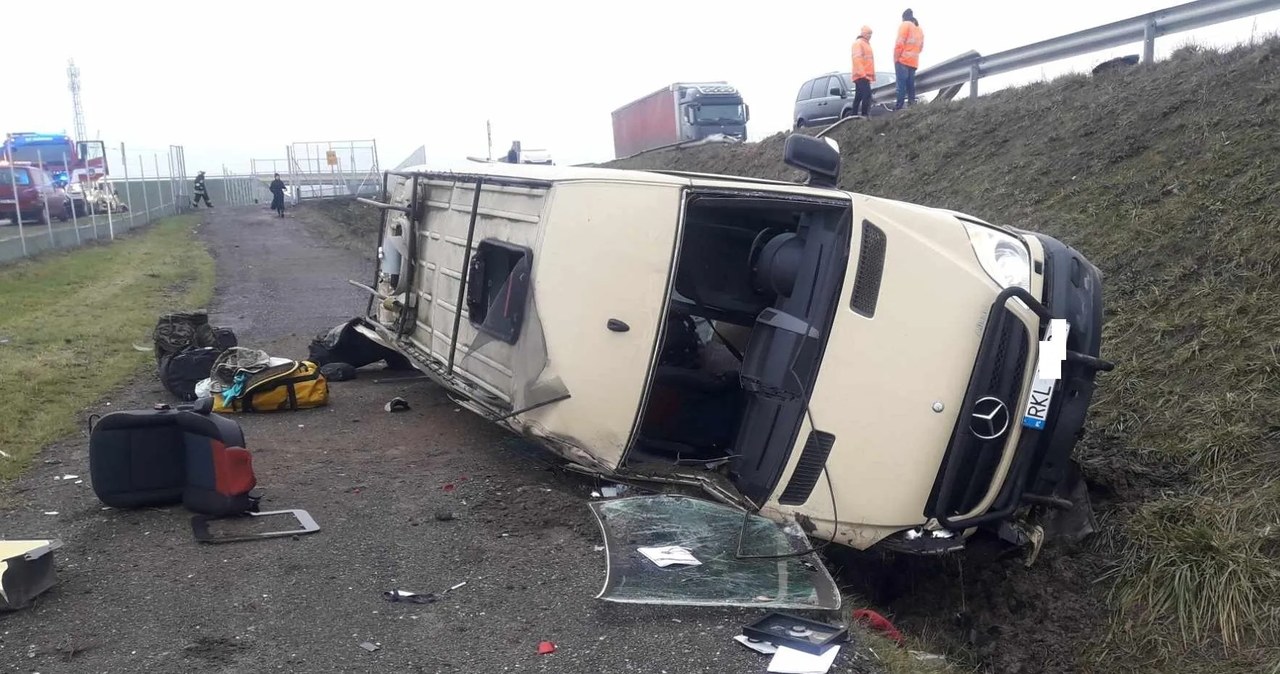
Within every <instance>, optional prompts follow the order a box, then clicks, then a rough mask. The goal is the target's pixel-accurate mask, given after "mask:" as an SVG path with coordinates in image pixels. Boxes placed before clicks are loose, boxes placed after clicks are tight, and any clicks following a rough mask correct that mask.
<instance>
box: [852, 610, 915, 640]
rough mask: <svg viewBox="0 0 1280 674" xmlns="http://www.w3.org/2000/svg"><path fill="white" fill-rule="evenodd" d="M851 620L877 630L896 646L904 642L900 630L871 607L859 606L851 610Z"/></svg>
mask: <svg viewBox="0 0 1280 674" xmlns="http://www.w3.org/2000/svg"><path fill="white" fill-rule="evenodd" d="M852 617H853V621H854V622H856V623H859V624H862V625H866V626H867V627H869V628H871V629H872V630H875V631H876V632H879V633H880V634H881V635H883V636H884V637H885V638H887V639H889V640H891V641H893V642H896V643H897V644H898V646H903V645H905V644H906V639H904V638H903V637H902V632H900V631H898V628H897V627H894V626H893V623H892V622H889V619H888V618H886V617H884V616H882V615H880V614H879V613H876V612H875V611H872V610H871V609H865V608H860V609H858V610H856V611H854V612H853V614H852Z"/></svg>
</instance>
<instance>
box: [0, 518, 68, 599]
mask: <svg viewBox="0 0 1280 674" xmlns="http://www.w3.org/2000/svg"><path fill="white" fill-rule="evenodd" d="M45 514H46V515H47V514H49V513H45ZM54 514H55V515H56V514H57V513H54ZM60 547H62V541H60V540H57V539H43V540H15V541H5V540H0V610H5V611H15V610H17V609H21V608H25V607H27V606H28V605H29V604H30V603H31V600H32V599H34V598H35V597H36V596H37V595H39V594H41V593H42V592H44V591H46V590H48V589H49V588H51V587H53V585H54V583H56V582H57V578H56V576H55V574H54V566H53V551H54V550H57V549H58V548H60Z"/></svg>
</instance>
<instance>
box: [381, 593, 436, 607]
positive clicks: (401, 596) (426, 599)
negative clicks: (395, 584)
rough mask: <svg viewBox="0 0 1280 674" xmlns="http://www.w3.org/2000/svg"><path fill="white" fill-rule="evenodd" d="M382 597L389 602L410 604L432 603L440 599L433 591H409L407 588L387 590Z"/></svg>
mask: <svg viewBox="0 0 1280 674" xmlns="http://www.w3.org/2000/svg"><path fill="white" fill-rule="evenodd" d="M382 598H383V599H386V600H387V601H389V602H393V603H394V602H408V603H410V604H433V603H435V602H437V601H439V600H440V595H438V594H436V593H434V592H425V593H423V592H410V591H408V590H387V591H386V592H383V593H382Z"/></svg>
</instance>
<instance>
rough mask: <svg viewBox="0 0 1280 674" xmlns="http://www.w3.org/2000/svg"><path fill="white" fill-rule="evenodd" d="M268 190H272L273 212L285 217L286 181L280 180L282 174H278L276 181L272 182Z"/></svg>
mask: <svg viewBox="0 0 1280 674" xmlns="http://www.w3.org/2000/svg"><path fill="white" fill-rule="evenodd" d="M267 189H269V190H271V210H273V211H275V212H276V213H279V214H280V217H282V218H283V217H284V181H283V180H281V179H280V174H279V173H277V174H276V179H275V180H272V181H271V186H270V187H268V188H267Z"/></svg>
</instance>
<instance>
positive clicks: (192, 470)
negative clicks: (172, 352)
mask: <svg viewBox="0 0 1280 674" xmlns="http://www.w3.org/2000/svg"><path fill="white" fill-rule="evenodd" d="M244 445H245V442H244V432H243V431H242V430H241V428H240V424H238V423H236V422H235V421H233V420H231V419H228V418H226V417H223V416H220V415H217V414H212V413H210V412H209V411H208V405H202V406H198V408H191V409H177V410H175V409H169V408H168V407H167V406H164V408H163V409H155V410H131V411H121V412H113V413H111V414H108V415H106V416H104V417H102V418H101V419H99V420H98V421H97V423H96V424H93V425H92V426H91V427H90V432H89V475H90V478H91V481H92V483H93V491H94V494H96V495H97V496H98V499H99V500H100V501H102V502H103V503H104V504H106V505H108V506H111V507H114V508H141V507H147V506H166V505H175V504H178V503H182V504H183V505H185V506H186V507H187V508H188V509H189V510H192V511H193V512H197V513H201V514H205V515H214V516H222V515H237V514H242V513H245V512H249V511H251V510H254V509H255V508H256V500H255V498H254V497H253V496H251V495H250V492H251V491H252V490H253V488H254V487H255V486H256V485H257V481H256V478H255V477H254V474H253V463H252V459H251V457H250V455H249V451H248V450H247V449H245V448H244Z"/></svg>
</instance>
